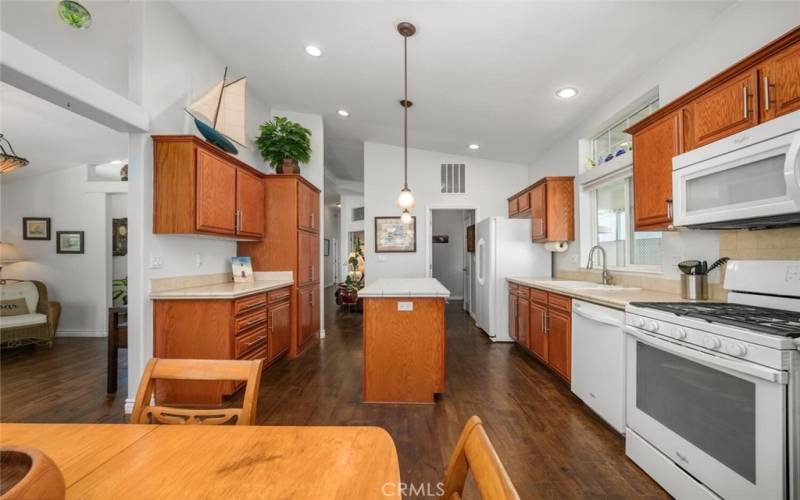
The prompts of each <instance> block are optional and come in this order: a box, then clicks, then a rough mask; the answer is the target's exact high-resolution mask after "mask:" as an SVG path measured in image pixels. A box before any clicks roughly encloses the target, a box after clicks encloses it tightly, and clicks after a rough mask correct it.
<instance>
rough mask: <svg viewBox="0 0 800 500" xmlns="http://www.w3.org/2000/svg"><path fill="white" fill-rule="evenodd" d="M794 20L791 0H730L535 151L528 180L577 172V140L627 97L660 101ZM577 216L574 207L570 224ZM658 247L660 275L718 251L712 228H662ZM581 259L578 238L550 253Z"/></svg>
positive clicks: (572, 261)
mask: <svg viewBox="0 0 800 500" xmlns="http://www.w3.org/2000/svg"><path fill="white" fill-rule="evenodd" d="M798 20H800V7H799V6H798V3H797V2H737V3H735V4H732V5H731V6H730V7H729V8H727V9H726V10H724V11H723V12H722V13H721V14H720V15H719V16H718V18H716V19H714V22H713V23H710V24H709V25H708V26H706V27H705V28H704V29H703V30H701V31H699V32H698V33H697V36H696V37H694V38H693V39H691V40H688V41H687V42H686V43H684V44H683V45H682V46H679V47H678V48H676V49H675V50H673V51H671V52H670V54H669V55H668V56H667V57H665V58H663V59H661V60H658V61H654V62H653V66H652V67H650V68H649V69H644V68H643V72H642V74H640V75H631V78H630V79H629V80H628V81H627V85H625V86H620V87H615V88H614V91H613V93H612V94H610V95H608V96H606V97H607V98H606V99H604V100H602V101H601V102H602V104H600V105H599V106H598V109H597V111H596V112H594V113H593V114H591V115H590V116H586V117H584V118H582V119H581V121H580V123H579V124H577V125H576V126H575V127H573V128H572V129H570V130H568V131H565V133H564V134H563V139H562V140H561V141H560V142H559V143H557V144H555V145H554V146H553V147H552V148H550V149H549V150H548V151H546V152H545V153H544V154H541V155H538V157H537V158H536V160H535V162H534V163H533V164H532V165H531V167H530V171H529V175H528V180H529V182H534V181H536V180H537V179H539V178H541V177H544V176H548V175H578V173H579V169H583V168H584V161H585V159H584V158H579V157H578V141H579V140H581V139H584V138H587V137H591V136H592V135H593V134H594V133H596V132H597V131H598V130H599V129H600V127H601V125H602V124H604V123H605V122H607V121H608V120H609V119H611V118H612V117H614V115H616V114H617V113H619V112H620V111H621V110H623V109H625V108H626V107H627V106H629V105H630V104H631V103H632V102H634V101H636V100H637V99H639V98H640V97H642V96H643V95H645V94H647V93H648V92H649V91H651V90H652V89H653V88H656V87H657V88H658V92H659V101H660V103H662V104H666V103H668V102H670V101H671V100H673V99H675V98H676V97H679V96H680V95H682V94H683V93H685V92H687V91H689V90H691V89H692V88H694V87H695V86H697V85H698V84H700V83H702V82H703V81H705V80H706V79H708V78H709V77H711V76H713V75H715V74H716V73H718V72H720V71H722V70H724V69H725V68H728V67H729V66H731V65H732V64H734V63H735V62H736V61H738V60H740V59H742V58H743V57H745V56H746V55H748V54H750V53H751V52H753V51H755V50H757V49H759V48H760V47H762V46H764V45H766V44H767V43H769V42H770V41H771V40H773V39H775V38H777V37H779V36H780V35H782V34H783V33H785V32H787V31H789V30H790V29H792V28H793V27H795V26H796V25H797V23H798ZM578 99H580V97H578ZM634 154H635V152H634ZM578 191H579V190H578V189H577V186H576V212H577V211H578V210H579V208H578ZM578 220H579V217H578V216H577V213H576V224H577V221H578ZM577 234H579V228H578V227H576V235H577ZM662 248H663V250H664V252H663V259H662V270H663V272H664V275H665V276H667V277H674V278H677V276H678V271H677V269H676V268H675V266H674V261H675V260H680V259H689V258H692V259H695V258H697V259H701V260H702V259H705V260H713V259H715V258H716V257H717V256H718V255H719V236H718V233H717V232H716V231H680V232H665V233H664V241H663V243H662ZM582 262H583V259H582V258H581V257H580V254H579V244H578V241H575V242H573V243H572V244H571V245H570V249H569V250H568V251H567V252H565V253H563V254H557V255H556V263H555V266H556V269H568V268H575V267H579V266H580V264H581V263H582ZM714 278H716V277H714Z"/></svg>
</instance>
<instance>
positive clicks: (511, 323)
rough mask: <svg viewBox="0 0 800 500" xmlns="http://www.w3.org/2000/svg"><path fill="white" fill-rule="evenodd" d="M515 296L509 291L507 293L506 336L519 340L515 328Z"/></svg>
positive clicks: (517, 305) (516, 305) (516, 306)
mask: <svg viewBox="0 0 800 500" xmlns="http://www.w3.org/2000/svg"><path fill="white" fill-rule="evenodd" d="M518 307H519V304H517V296H516V295H514V294H513V293H511V292H509V294H508V336H509V337H511V338H512V339H514V340H516V341H517V342H519V333H518V330H517V308H518Z"/></svg>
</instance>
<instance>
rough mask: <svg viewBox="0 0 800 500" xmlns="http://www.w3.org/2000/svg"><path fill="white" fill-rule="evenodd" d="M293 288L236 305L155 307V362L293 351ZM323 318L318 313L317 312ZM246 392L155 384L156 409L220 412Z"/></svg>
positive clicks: (228, 386) (224, 385)
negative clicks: (235, 396)
mask: <svg viewBox="0 0 800 500" xmlns="http://www.w3.org/2000/svg"><path fill="white" fill-rule="evenodd" d="M291 297H292V287H285V288H280V289H277V290H271V291H269V292H258V293H254V294H251V295H247V296H244V297H240V298H236V299H187V300H183V299H159V300H154V301H153V356H155V357H157V358H172V359H263V360H264V366H265V367H266V366H267V365H268V364H270V363H272V362H274V361H276V360H277V359H279V358H280V357H281V356H282V355H284V354H285V353H286V352H287V351H288V350H289V346H290V343H291V336H292V326H293V325H292V303H291ZM317 317H319V310H317ZM242 386H243V383H234V382H204V381H200V382H198V381H188V382H187V381H165V380H158V381H156V393H155V397H156V403H158V404H175V405H180V404H191V405H199V406H217V405H220V404H221V403H222V401H223V397H225V396H230V395H231V394H233V393H234V392H236V391H237V390H239V389H240V388H241V387H242Z"/></svg>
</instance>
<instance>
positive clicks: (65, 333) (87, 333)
mask: <svg viewBox="0 0 800 500" xmlns="http://www.w3.org/2000/svg"><path fill="white" fill-rule="evenodd" d="M56 337H57V338H60V337H95V338H105V337H108V332H107V331H106V330H58V331H57V332H56Z"/></svg>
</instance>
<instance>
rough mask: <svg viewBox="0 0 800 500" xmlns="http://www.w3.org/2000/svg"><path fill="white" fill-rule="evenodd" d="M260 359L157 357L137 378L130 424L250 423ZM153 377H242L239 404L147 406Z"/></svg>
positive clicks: (215, 378)
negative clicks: (138, 380) (234, 406)
mask: <svg viewBox="0 0 800 500" xmlns="http://www.w3.org/2000/svg"><path fill="white" fill-rule="evenodd" d="M262 363H263V361H262V360H253V361H228V360H216V359H159V358H153V359H151V360H150V361H149V362H148V363H147V366H146V367H145V369H144V373H143V374H142V380H141V381H140V382H139V390H138V391H137V392H136V402H135V403H134V405H133V413H132V414H131V423H132V424H150V423H154V424H190V425H191V424H205V425H217V424H225V423H229V422H231V421H232V420H233V419H234V417H235V418H236V425H251V424H252V423H253V422H255V418H256V406H257V404H258V388H259V386H260V385H261V365H262ZM155 380H219V381H245V382H246V383H247V385H246V387H245V390H244V403H243V404H242V407H241V408H219V409H210V410H209V409H193V408H176V407H171V406H150V401H151V400H152V398H153V389H154V383H153V382H154V381H155Z"/></svg>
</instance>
